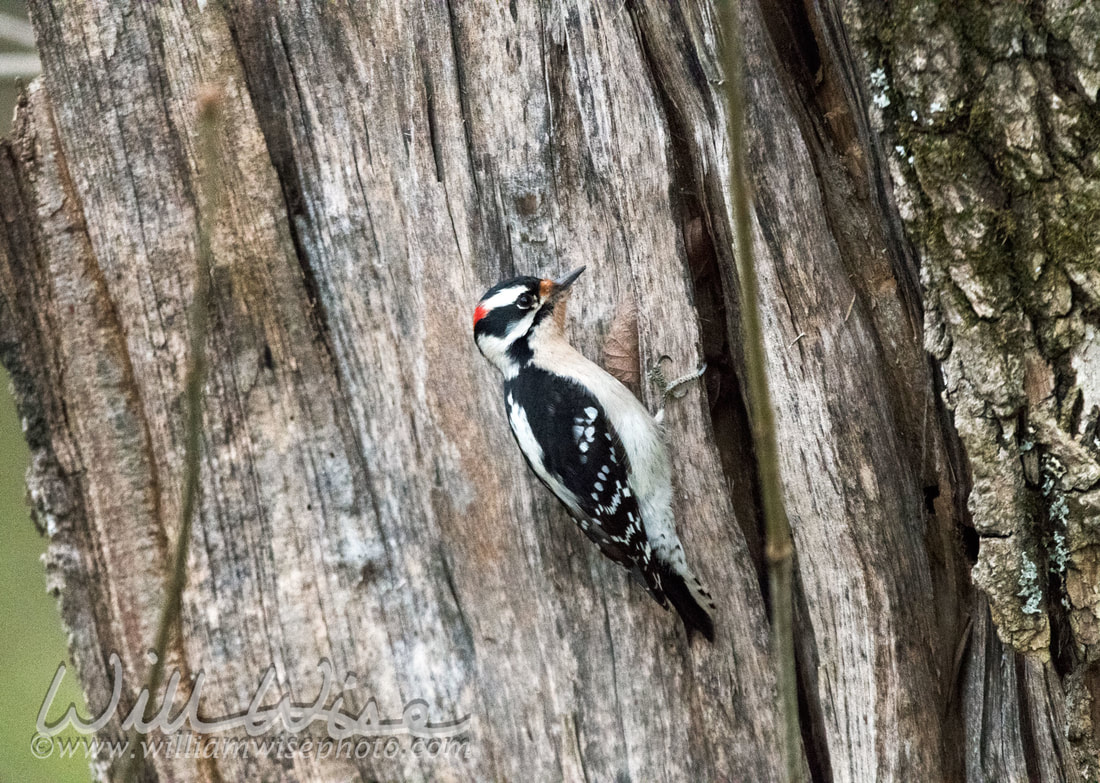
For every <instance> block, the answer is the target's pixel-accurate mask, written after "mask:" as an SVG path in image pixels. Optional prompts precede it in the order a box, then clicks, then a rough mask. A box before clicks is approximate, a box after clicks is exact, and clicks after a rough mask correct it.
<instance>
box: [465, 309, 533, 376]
mask: <svg viewBox="0 0 1100 783" xmlns="http://www.w3.org/2000/svg"><path fill="white" fill-rule="evenodd" d="M537 312H538V310H531V311H530V312H528V313H527V315H525V316H524V317H523V318H521V319H520V320H518V321H516V323H515V324H513V325H512V328H511V329H509V330H508V333H507V334H506V335H504V337H494V336H493V335H491V334H483V335H481V336H480V337H478V338H477V347H478V349H479V350H480V351H481V355H482V356H484V357H485V358H486V359H488V360H489V361H490V362H491V363H492V364H493V365H494V366H495V367H496V368H497V369H498V370H500V371H501V372H502V373H504V377H505V378H514V377H515V376H516V373H517V372H519V367H518V366H517V365H516V364H515V363H514V362H513V361H512V360H511V359H510V358H509V356H508V349H509V348H511V347H512V343H514V342H515V341H516V340H518V339H519V338H521V337H523V335H525V334H526V333H527V330H528V329H530V328H531V322H532V321H534V320H535V314H536V313H537Z"/></svg>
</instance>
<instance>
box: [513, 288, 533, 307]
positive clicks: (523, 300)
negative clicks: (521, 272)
mask: <svg viewBox="0 0 1100 783" xmlns="http://www.w3.org/2000/svg"><path fill="white" fill-rule="evenodd" d="M534 306H535V297H534V296H532V295H531V294H530V293H529V292H526V291H525V292H524V293H522V294H520V295H519V298H518V299H516V307H518V308H519V309H521V310H530V309H531V308H532V307H534Z"/></svg>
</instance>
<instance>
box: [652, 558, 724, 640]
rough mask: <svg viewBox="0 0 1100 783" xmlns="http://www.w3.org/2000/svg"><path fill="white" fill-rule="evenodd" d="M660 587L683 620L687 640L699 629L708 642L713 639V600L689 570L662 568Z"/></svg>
mask: <svg viewBox="0 0 1100 783" xmlns="http://www.w3.org/2000/svg"><path fill="white" fill-rule="evenodd" d="M661 570H662V571H663V573H662V574H661V588H662V590H663V591H664V594H665V596H666V597H667V598H668V600H669V601H671V602H672V605H673V606H674V607H676V611H677V612H678V613H679V614H680V619H681V620H683V621H684V628H686V629H687V634H688V642H689V643H690V642H691V636H692V633H693V632H694V631H699V632H700V633H701V634H703V636H705V637H706V638H707V641H708V642H713V641H714V601H713V600H711V597H710V593H708V592H707V591H706V588H704V587H703V585H702V584H701V583H700V582H699V580H698V579H696V578H695V576H694V575H693V574H692V573H691V572H690V571H684V572H683V573H679V572H676V571H673V570H672V569H670V568H662V569H661Z"/></svg>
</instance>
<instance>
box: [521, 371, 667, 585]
mask: <svg viewBox="0 0 1100 783" xmlns="http://www.w3.org/2000/svg"><path fill="white" fill-rule="evenodd" d="M505 392H506V400H507V403H508V419H509V423H510V424H511V426H512V433H513V434H514V435H515V437H516V441H517V443H518V444H519V446H520V450H521V451H522V452H523V454H524V457H525V458H526V459H527V464H528V465H529V466H530V467H531V470H532V471H533V472H534V473H535V475H536V476H538V477H539V479H540V480H541V481H542V482H543V483H544V484H545V485H546V486H547V487H548V488H549V489H550V491H551V492H553V493H554V495H556V496H557V498H558V499H559V500H560V501H561V502H562V503H563V504H564V505H565V507H566V508H567V509H569V512H570V513H571V514H572V516H573V517H574V519H576V521H577V524H578V525H579V526H580V528H581V530H582V531H584V533H585V534H586V535H587V536H588V537H589V538H590V539H592V540H593V541H594V542H595V543H596V544H598V545H599V547H600V549H601V550H602V551H603V553H604V554H605V555H606V556H607V557H609V558H611V559H612V560H614V561H616V562H618V563H620V564H622V565H623V566H624V567H626V568H628V569H631V570H636V571H638V573H639V575H640V576H641V577H642V579H643V581H644V582H645V584H646V587H647V588H648V589H649V591H650V593H652V594H653V597H654V598H655V599H656V600H657V602H658V603H660V604H662V605H665V599H664V593H663V591H662V587H661V576H660V573H659V569H655V568H653V567H651V565H652V558H653V552H652V550H651V548H650V544H649V541H648V540H647V538H646V532H645V525H644V524H643V522H642V515H641V511H640V510H639V508H638V500H637V498H636V497H634V495H633V494H632V493H631V490H630V487H629V485H628V475H629V470H630V465H629V461H628V459H627V454H626V450H625V449H624V448H623V445H622V443H621V442H620V440H619V436H618V434H617V433H616V432H615V429H614V427H613V426H612V425H611V422H609V421H608V419H607V416H606V414H605V412H604V411H603V409H602V407H601V406H600V404H599V403H598V402H597V401H596V399H595V397H593V396H592V395H591V394H590V393H588V391H586V390H585V389H584V387H582V386H580V385H579V384H577V383H575V382H573V381H571V380H569V379H567V378H564V377H562V376H557V375H553V374H551V373H547V372H544V371H542V370H539V369H535V368H529V369H527V370H526V371H525V372H523V373H520V374H519V375H518V376H517V377H516V378H513V379H511V380H509V381H508V382H507V383H506V384H505Z"/></svg>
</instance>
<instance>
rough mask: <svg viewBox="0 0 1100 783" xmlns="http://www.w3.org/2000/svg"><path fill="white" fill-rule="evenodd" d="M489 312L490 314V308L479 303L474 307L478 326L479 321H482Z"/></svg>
mask: <svg viewBox="0 0 1100 783" xmlns="http://www.w3.org/2000/svg"><path fill="white" fill-rule="evenodd" d="M488 314H489V311H488V310H486V309H485V308H484V307H483V306H481V305H478V306H477V307H476V308H475V309H474V326H475V327H476V326H477V322H478V321H480V320H481V319H482V318H484V317H485V316H486V315H488Z"/></svg>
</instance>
